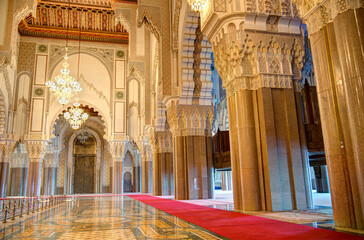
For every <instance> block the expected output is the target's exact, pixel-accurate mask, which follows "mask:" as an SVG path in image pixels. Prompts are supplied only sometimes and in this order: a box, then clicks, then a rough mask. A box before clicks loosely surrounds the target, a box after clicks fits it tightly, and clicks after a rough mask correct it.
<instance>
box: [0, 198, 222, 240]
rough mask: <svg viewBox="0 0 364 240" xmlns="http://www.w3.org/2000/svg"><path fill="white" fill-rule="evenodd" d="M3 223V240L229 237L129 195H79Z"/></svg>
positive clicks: (214, 238)
mask: <svg viewBox="0 0 364 240" xmlns="http://www.w3.org/2000/svg"><path fill="white" fill-rule="evenodd" d="M1 226H2V228H1V230H0V238H2V239H66V240H68V239H98V240H101V239H124V240H128V239H209V240H210V239H211V240H217V239H226V238H224V237H221V236H218V235H216V234H215V233H213V232H209V231H208V230H206V229H204V228H201V227H199V226H197V225H194V224H191V223H189V222H187V221H184V220H182V219H179V218H177V217H175V216H172V215H170V214H167V213H165V212H163V211H160V210H158V209H155V208H153V207H150V206H148V205H146V204H143V203H141V202H139V201H136V200H134V199H131V198H129V197H127V196H120V197H92V198H91V197H90V198H79V199H77V200H76V201H69V202H67V203H65V204H63V205H60V206H57V207H54V208H52V209H49V210H45V211H43V212H41V213H38V214H34V215H29V216H25V217H24V218H23V219H17V220H15V221H13V222H12V221H10V222H8V223H6V224H3V223H1Z"/></svg>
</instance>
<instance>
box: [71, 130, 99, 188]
mask: <svg viewBox="0 0 364 240" xmlns="http://www.w3.org/2000/svg"><path fill="white" fill-rule="evenodd" d="M95 161H96V140H95V138H94V137H93V136H89V137H88V138H87V140H86V141H85V142H81V141H80V140H79V139H78V138H76V140H75V142H74V180H73V184H74V185H73V189H74V193H95V174H96V171H95Z"/></svg>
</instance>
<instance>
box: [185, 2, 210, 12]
mask: <svg viewBox="0 0 364 240" xmlns="http://www.w3.org/2000/svg"><path fill="white" fill-rule="evenodd" d="M187 2H188V4H189V5H190V7H191V9H192V11H195V12H201V10H202V9H203V8H204V7H205V4H206V2H207V0H187Z"/></svg>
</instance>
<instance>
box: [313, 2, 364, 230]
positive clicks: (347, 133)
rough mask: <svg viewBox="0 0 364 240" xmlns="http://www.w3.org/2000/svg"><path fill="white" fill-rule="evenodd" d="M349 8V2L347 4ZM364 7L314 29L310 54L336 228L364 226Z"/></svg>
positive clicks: (349, 10)
mask: <svg viewBox="0 0 364 240" xmlns="http://www.w3.org/2000/svg"><path fill="white" fill-rule="evenodd" d="M343 7H344V9H345V6H343ZM363 13H364V10H363V8H357V9H348V10H344V11H342V12H341V13H340V14H338V15H337V16H335V17H334V19H332V20H331V21H324V22H323V23H324V24H323V25H322V26H321V28H320V29H318V30H317V29H316V30H317V31H315V30H314V29H311V32H310V36H309V37H310V39H311V43H312V56H313V63H314V69H315V76H316V82H317V89H318V91H317V95H318V100H319V107H320V116H321V121H322V133H323V139H324V144H325V155H326V161H327V168H328V174H329V179H330V191H331V197H332V203H333V211H334V220H335V227H336V228H350V229H361V230H362V229H364V217H363V216H364V167H363V162H364V154H363V148H364V141H363V139H362V136H363V135H364V127H363V124H364V122H363V121H364V120H363V119H364V118H363V117H364V110H363V109H364V93H363V91H364V84H363V83H364V81H363V73H364V72H363V68H362V67H359V66H363V64H364V56H363V51H362V49H363V46H364V44H363V43H364V39H363V34H364V30H363V26H362V24H360V23H362V22H363V20H364V19H363Z"/></svg>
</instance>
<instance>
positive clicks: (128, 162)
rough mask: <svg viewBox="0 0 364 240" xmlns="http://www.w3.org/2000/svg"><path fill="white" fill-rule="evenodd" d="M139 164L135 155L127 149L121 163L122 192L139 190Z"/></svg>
mask: <svg viewBox="0 0 364 240" xmlns="http://www.w3.org/2000/svg"><path fill="white" fill-rule="evenodd" d="M140 170H141V169H140V164H139V161H138V159H137V156H134V155H133V154H131V152H130V151H128V152H127V153H126V154H125V158H124V163H123V181H124V183H123V187H124V188H123V189H124V192H140V183H141V181H140V177H141V172H140Z"/></svg>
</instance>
